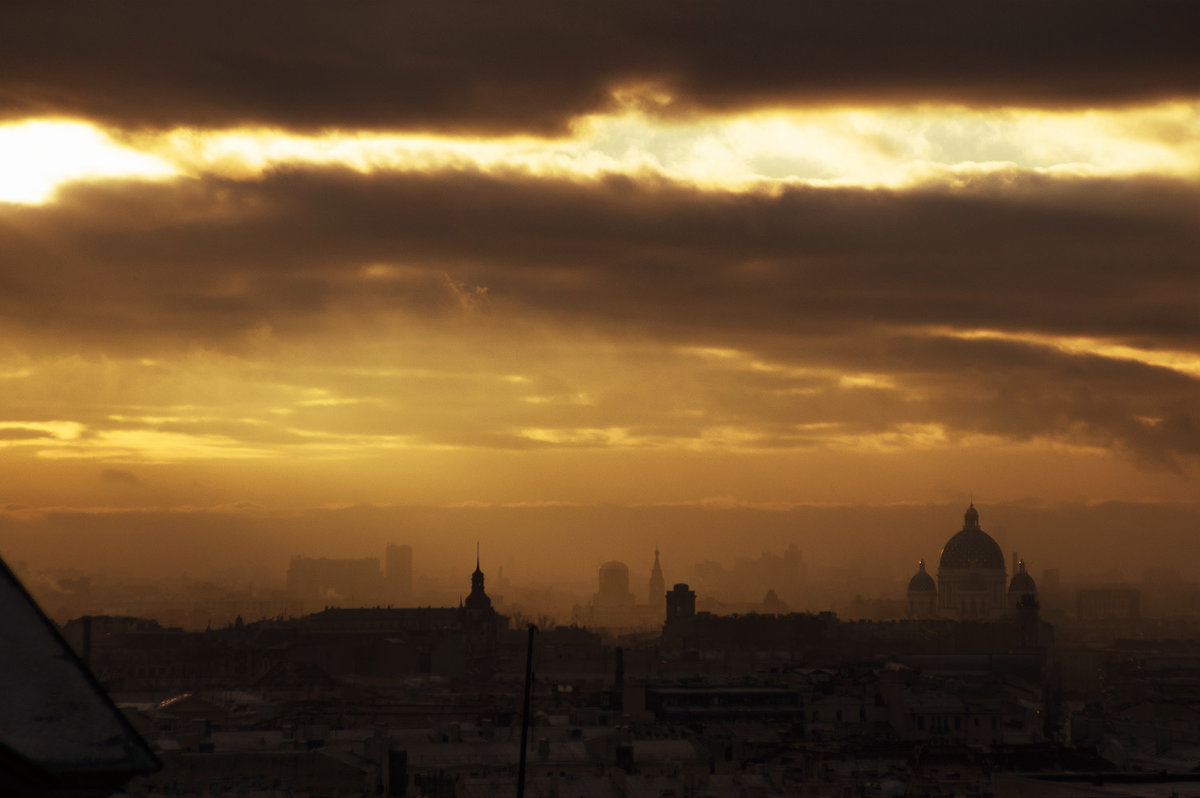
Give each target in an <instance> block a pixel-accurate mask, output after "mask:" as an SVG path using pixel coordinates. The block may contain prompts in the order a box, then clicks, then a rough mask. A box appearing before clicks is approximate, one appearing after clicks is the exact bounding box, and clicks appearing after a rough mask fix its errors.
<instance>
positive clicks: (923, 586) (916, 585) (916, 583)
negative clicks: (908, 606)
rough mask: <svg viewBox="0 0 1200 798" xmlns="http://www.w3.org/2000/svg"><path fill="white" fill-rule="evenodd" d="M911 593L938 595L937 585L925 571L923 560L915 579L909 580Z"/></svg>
mask: <svg viewBox="0 0 1200 798" xmlns="http://www.w3.org/2000/svg"><path fill="white" fill-rule="evenodd" d="M908 592H909V593H926V592H928V593H936V592H937V585H935V584H934V583H933V577H932V576H930V575H929V572H928V571H926V570H925V561H924V560H921V564H920V566H918V570H917V572H916V573H915V574H914V575H913V578H912V579H910V580H908Z"/></svg>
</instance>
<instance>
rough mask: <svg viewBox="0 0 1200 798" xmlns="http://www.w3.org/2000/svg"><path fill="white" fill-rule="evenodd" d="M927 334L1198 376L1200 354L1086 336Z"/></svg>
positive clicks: (945, 329) (943, 330)
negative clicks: (1003, 343) (1030, 347)
mask: <svg viewBox="0 0 1200 798" xmlns="http://www.w3.org/2000/svg"><path fill="white" fill-rule="evenodd" d="M927 333H928V334H930V335H935V336H941V337H946V338H960V339H963V340H993V341H1009V342H1013V343H1021V344H1032V345H1034V346H1044V347H1049V348H1051V349H1057V350H1058V351H1060V352H1065V353H1066V354H1071V355H1094V356H1096V357H1104V358H1110V359H1113V360H1130V361H1133V362H1136V363H1143V364H1145V365H1147V366H1155V367H1157V368H1164V369H1170V370H1172V371H1177V372H1179V373H1180V374H1184V375H1186V376H1188V377H1193V378H1200V353H1196V352H1185V351H1180V350H1170V349H1143V348H1140V347H1135V346H1129V345H1128V344H1124V343H1121V342H1119V341H1111V340H1105V339H1102V338H1089V337H1086V336H1057V335H1048V334H1046V333H1034V332H1024V333H1022V332H1004V331H1002V330H956V329H952V328H949V327H933V328H930V329H929V330H927Z"/></svg>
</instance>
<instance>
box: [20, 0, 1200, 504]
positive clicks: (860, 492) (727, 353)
mask: <svg viewBox="0 0 1200 798" xmlns="http://www.w3.org/2000/svg"><path fill="white" fill-rule="evenodd" d="M1197 14H1198V12H1197V10H1196V7H1195V6H1194V5H1193V4H1189V3H1182V2H1160V1H1158V0H1155V1H1154V2H1142V1H1141V0H1138V2H1132V1H1127V2H1113V1H1112V0H1100V2H1089V3H1074V2H1063V3H1056V4H1052V5H1050V6H1046V5H1045V4H1042V3H1033V2H1016V3H1011V4H1004V5H1002V6H997V7H991V6H980V5H977V4H961V3H951V2H943V1H940V0H939V1H935V0H922V2H909V3H890V2H889V3H875V2H865V1H863V0H854V1H853V2H844V3H819V4H818V3H806V2H801V3H788V4H778V3H773V2H766V0H762V1H761V2H752V3H750V4H748V5H747V4H745V3H738V4H737V5H736V7H735V6H734V5H733V4H722V3H705V4H701V5H699V6H694V5H693V6H687V7H686V8H684V7H682V6H679V5H678V4H674V3H668V2H654V3H649V4H647V3H636V4H635V3H621V2H617V3H611V4H609V3H606V4H602V5H601V6H599V7H590V8H589V7H586V6H583V5H580V4H574V3H564V2H548V1H547V0H536V1H534V0H521V2H518V3H516V4H514V5H509V6H506V7H504V8H500V7H493V6H486V7H485V6H482V5H479V4H474V3H466V2H459V1H457V0H451V2H446V3H438V4H436V5H417V4H396V3H389V4H378V5H374V4H368V5H365V6H363V7H361V8H358V9H355V10H354V11H353V12H352V13H343V11H341V10H339V11H338V12H337V13H336V14H334V13H332V12H331V11H330V9H329V7H328V6H326V5H325V4H321V3H313V2H288V3H281V2H259V1H258V0H256V2H253V3H250V4H244V3H236V4H235V3H204V4H198V3H179V4H169V5H161V4H153V3H148V2H143V0H131V2H127V3H123V4H119V5H116V6H108V5H99V4H81V5H78V6H75V7H73V8H72V9H71V10H70V11H68V12H64V13H59V12H58V11H52V10H49V9H42V8H40V7H38V6H36V5H29V6H24V5H17V6H16V7H14V8H6V9H5V10H4V11H2V12H0V30H3V31H4V33H3V34H0V74H3V75H5V76H6V77H5V78H4V79H3V80H2V81H0V464H2V466H0V467H2V473H0V508H3V507H7V510H4V512H6V513H8V514H9V515H11V516H13V517H14V518H17V517H20V518H24V517H28V516H32V515H37V514H39V513H45V512H50V511H52V510H65V509H71V510H73V511H86V512H108V511H114V510H121V511H139V512H144V511H183V510H188V511H191V510H194V509H197V508H200V509H203V508H210V509H211V508H218V509H220V511H221V512H227V511H228V512H233V511H236V508H238V507H249V508H255V510H256V511H257V510H260V509H262V508H268V509H270V510H272V511H279V512H284V511H289V510H293V509H300V508H320V507H337V506H345V505H359V504H361V505H378V506H392V505H434V506H441V505H450V506H458V505H476V504H478V505H487V506H492V505H519V506H527V505H533V506H536V505H618V506H620V505H638V506H647V505H697V506H712V505H719V506H722V507H742V506H746V507H764V508H787V507H793V506H797V505H819V506H839V505H859V504H872V505H875V504H878V505H890V504H904V503H922V502H926V503H932V502H942V501H947V500H951V501H954V502H960V501H962V502H963V503H965V500H966V499H967V498H968V497H970V496H973V497H974V498H975V500H976V501H977V502H983V503H987V502H993V503H998V502H1018V503H1019V502H1035V503H1040V502H1050V503H1055V502H1074V503H1079V504H1083V505H1087V504H1089V503H1092V504H1094V503H1099V502H1128V503H1163V502H1166V503H1183V504H1189V503H1191V502H1194V500H1195V498H1196V487H1197V485H1196V481H1197V476H1198V474H1200V469H1198V461H1200V387H1198V380H1200V267H1198V262H1197V253H1198V252H1200V143H1198V142H1200V41H1197V38H1198V36H1200V33H1198V32H1200V20H1198V19H1197V18H1196V17H1197ZM229 508H235V510H230V509H229ZM953 521H954V519H950V520H949V521H948V523H950V524H951V525H953V524H952V522H953Z"/></svg>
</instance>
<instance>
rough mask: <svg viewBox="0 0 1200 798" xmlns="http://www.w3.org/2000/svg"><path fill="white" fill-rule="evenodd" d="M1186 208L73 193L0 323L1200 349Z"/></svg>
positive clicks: (1066, 201)
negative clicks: (979, 335)
mask: <svg viewBox="0 0 1200 798" xmlns="http://www.w3.org/2000/svg"><path fill="white" fill-rule="evenodd" d="M1197 209H1200V189H1198V188H1197V186H1196V185H1194V184H1192V183H1188V182H1183V181H1171V180H1166V179H1139V180H1125V181H1115V180H1099V179H1097V180H1068V179H1059V180H1055V179H1050V178H1044V177H1037V176H1028V175H1021V174H1019V173H1014V174H1009V175H1004V176H1001V177H997V178H995V179H994V180H982V181H980V182H978V183H977V184H975V185H974V186H973V187H970V188H967V189H961V190H951V189H942V188H929V189H920V190H917V189H914V190H907V191H890V190H887V191H885V190H875V191H872V190H865V189H812V188H795V189H789V190H787V191H785V192H783V193H782V194H781V195H780V196H778V197H770V196H765V195H758V194H729V193H705V192H700V191H695V190H690V189H686V188H681V187H678V186H672V185H666V184H664V185H658V186H647V185H643V184H638V183H635V182H633V181H631V180H626V179H623V178H614V179H611V180H608V181H605V182H602V183H586V184H581V183H573V182H570V181H552V180H535V179H532V178H521V177H514V176H508V177H506V178H498V177H486V176H482V175H478V174H472V173H439V174H435V175H395V174H387V175H375V176H363V175H359V174H356V173H351V172H346V171H341V170H308V171H287V172H279V173H275V174H273V175H271V176H269V177H268V178H267V179H265V180H263V181H249V182H236V181H222V180H211V181H190V182H186V181H185V182H177V183H171V184H163V185H147V184H136V183H127V184H120V183H116V184H110V185H98V186H91V187H83V186H78V187H75V188H73V189H70V190H68V191H67V192H65V194H64V195H63V196H62V198H61V201H60V202H58V203H55V204H52V205H47V206H42V207H19V206H8V207H7V208H5V209H4V210H3V211H2V212H0V245H2V246H0V279H3V280H4V281H5V283H6V290H5V291H4V292H3V294H2V295H0V314H2V315H0V318H4V319H6V320H7V321H8V324H9V325H15V327H16V328H17V329H18V330H21V329H23V330H26V331H40V333H41V334H43V335H50V334H53V335H62V334H67V333H72V332H73V333H76V334H78V335H82V336H89V337H92V338H93V340H94V341H96V342H97V343H103V342H104V341H105V340H108V341H115V340H117V339H119V338H121V337H122V336H124V337H126V338H127V339H129V340H130V341H134V342H137V346H140V347H149V348H153V347H155V346H158V345H162V344H169V343H170V342H171V341H172V340H174V341H178V340H180V339H183V340H188V339H191V340H198V341H201V342H221V341H222V340H226V341H227V340H230V339H233V338H236V337H239V336H243V335H245V334H246V333H247V331H250V330H253V329H255V327H256V326H258V325H262V324H268V325H270V328H271V329H272V330H274V331H275V332H277V333H280V334H283V335H286V336H293V335H305V334H308V333H311V332H319V328H320V325H321V324H322V323H324V322H325V321H326V320H328V319H329V318H331V317H333V316H336V315H337V314H339V313H341V314H345V313H349V314H354V315H356V316H363V317H371V316H381V315H382V316H390V315H395V314H401V315H403V314H406V313H419V314H422V315H428V314H438V315H457V314H459V313H461V312H462V311H463V310H464V309H466V308H474V309H476V310H479V311H480V312H481V313H482V314H483V315H484V316H485V317H486V316H487V314H489V313H492V314H503V313H508V312H520V313H523V314H532V315H535V316H538V317H545V318H549V319H554V320H558V321H561V322H563V323H568V324H591V325H596V326H600V327H606V328H614V329H615V328H617V327H621V328H625V329H629V330H637V331H640V332H641V333H643V334H645V333H651V334H655V335H660V336H666V337H668V338H678V339H681V340H683V341H689V342H707V343H711V344H714V345H716V344H721V343H722V342H723V343H724V344H725V345H730V344H732V343H734V342H736V341H738V340H739V338H740V336H743V335H744V336H747V337H750V338H753V339H757V342H758V345H760V346H761V345H762V344H763V343H764V341H765V340H766V339H769V338H771V337H772V336H778V337H779V338H780V345H781V346H786V343H787V341H788V340H791V339H790V338H789V336H793V335H795V334H805V335H815V334H830V333H834V332H837V331H841V330H845V329H848V328H852V329H859V328H863V327H865V326H870V325H892V326H895V325H949V326H954V327H965V328H981V327H982V328H995V329H1004V330H1018V331H1019V330H1032V331H1040V332H1053V333H1062V334H1074V335H1101V336H1118V337H1123V338H1126V339H1137V340H1140V341H1143V342H1144V343H1145V344H1148V345H1154V346H1159V347H1165V346H1180V347H1191V346H1195V345H1196V344H1197V342H1198V340H1200V319H1198V318H1197V316H1196V314H1195V313H1194V307H1193V298H1194V297H1195V296H1196V293H1197V290H1198V289H1200V285H1198V282H1200V274H1197V272H1196V270H1195V268H1194V257H1193V253H1194V252H1196V251H1197V250H1198V249H1200V210H1197ZM381 264H382V265H383V266H386V267H387V269H385V270H384V273H383V274H382V276H380V277H378V278H377V279H376V278H371V277H370V276H369V273H368V271H367V269H368V267H371V266H372V265H374V266H380V265H381ZM389 270H390V271H389Z"/></svg>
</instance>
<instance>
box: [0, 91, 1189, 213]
mask: <svg viewBox="0 0 1200 798" xmlns="http://www.w3.org/2000/svg"><path fill="white" fill-rule="evenodd" d="M288 165H336V166H342V167H346V168H350V169H354V170H358V171H361V172H364V173H370V172H378V171H418V172H431V171H445V170H458V169H473V170H481V171H484V172H495V173H504V172H518V173H522V174H529V175H534V176H545V177H565V178H569V179H582V180H587V179H596V178H599V177H602V176H605V175H612V174H624V175H630V176H634V177H639V176H651V175H652V176H655V177H657V178H660V179H667V180H672V181H677V182H680V183H685V184H690V185H695V186H697V187H700V188H705V189H720V190H735V191H742V190H757V191H763V190H770V189H772V188H773V187H776V188H777V187H779V186H781V185H788V184H809V185H846V186H851V185H852V186H874V187H903V186H909V185H914V184H920V183H930V182H932V183H950V184H953V183H956V182H958V181H962V180H966V179H971V178H974V177H978V176H979V175H982V174H987V173H993V172H997V171H1004V170H1009V169H1013V168H1019V169H1028V170H1033V171H1039V172H1044V173H1049V174H1070V175H1088V176H1101V175H1113V176H1121V175H1130V174H1146V173H1153V174H1167V175H1185V176H1198V175H1200V103H1187V102H1172V103H1162V104H1158V105H1151V106H1139V107H1131V108H1123V109H1108V110H1099V109H1096V110H1085V111H1072V112H1054V113H1052V112H1046V111H1037V110H1031V109H1007V110H1005V109H1000V110H978V109H970V108H962V107H950V106H927V107H904V108H900V107H880V108H826V109H807V110H775V111H759V112H754V113H749V114H742V115H736V116H699V117H693V118H688V119H684V120H663V119H658V118H654V117H652V116H648V115H645V114H642V113H639V112H637V111H632V110H626V111H623V112H621V113H619V114H610V115H593V116H587V117H583V118H580V119H578V120H576V122H575V124H574V125H573V128H572V133H571V135H569V136H566V137H562V138H554V139H544V138H536V137H531V136H519V137H507V138H495V139H487V140H483V139H473V138H462V137H457V138H456V137H451V136H431V135H416V134H406V133H394V134H376V133H366V132H356V131H331V132H328V133H325V134H322V135H299V134H295V133H291V132H288V131H285V130H275V129H266V128H245V129H241V128H239V129H231V130H204V129H191V128H181V129H175V130H171V131H167V132H164V133H121V132H119V131H117V132H113V133H112V134H111V135H108V134H105V133H103V132H102V131H100V130H98V129H97V128H95V127H93V126H91V125H89V124H87V123H85V122H80V121H62V120H30V121H26V122H21V123H18V124H13V125H3V126H0V172H2V173H4V174H5V175H6V180H5V182H4V186H3V189H2V190H0V201H9V202H24V203H41V202H46V201H48V200H49V199H50V198H51V197H52V195H53V191H54V189H55V188H56V187H57V186H58V185H61V184H63V183H66V182H69V181H72V180H84V179H96V178H105V177H133V178H153V179H162V178H166V177H171V176H176V177H179V176H203V175H222V176H228V177H236V178H239V179H253V178H256V177H258V176H260V175H262V174H264V173H265V172H267V171H268V170H270V169H274V168H278V167H281V166H288Z"/></svg>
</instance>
